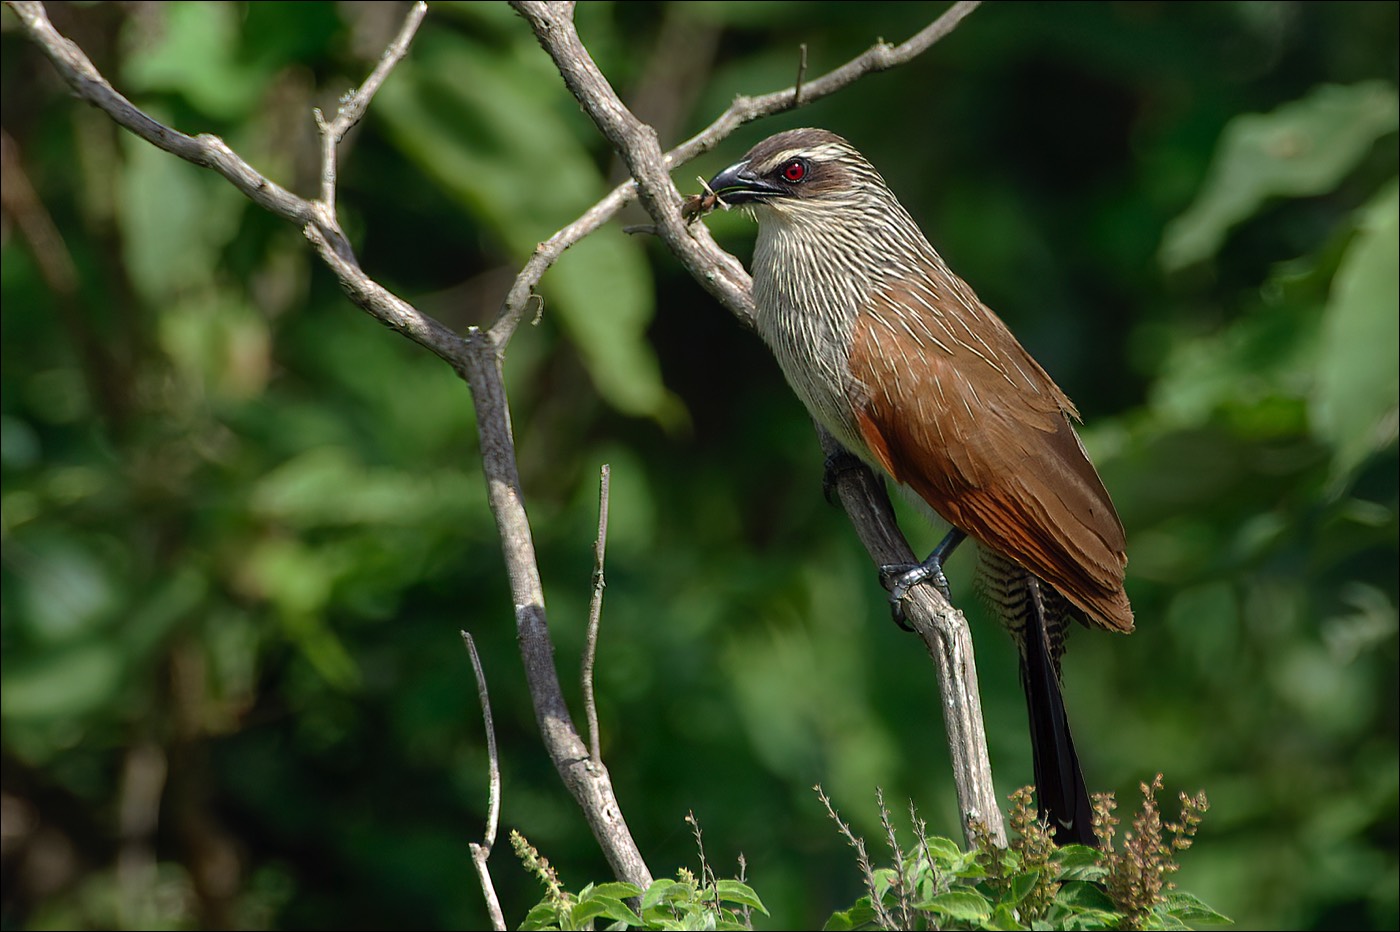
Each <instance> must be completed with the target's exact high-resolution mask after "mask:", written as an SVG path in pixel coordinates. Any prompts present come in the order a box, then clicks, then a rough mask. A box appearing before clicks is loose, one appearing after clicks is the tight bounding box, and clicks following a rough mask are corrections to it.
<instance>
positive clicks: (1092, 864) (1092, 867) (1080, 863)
mask: <svg viewBox="0 0 1400 932" xmlns="http://www.w3.org/2000/svg"><path fill="white" fill-rule="evenodd" d="M1051 860H1052V861H1053V862H1054V863H1055V865H1056V866H1057V867H1058V868H1059V871H1060V879H1061V880H1098V879H1099V878H1101V877H1105V876H1107V874H1108V868H1106V867H1104V866H1103V863H1102V862H1101V860H1100V855H1099V852H1098V850H1097V849H1094V848H1090V847H1089V846H1088V845H1065V846H1064V847H1063V848H1060V849H1059V850H1058V851H1056V852H1055V854H1054V856H1053V857H1052V858H1051Z"/></svg>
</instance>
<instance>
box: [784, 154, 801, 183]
mask: <svg viewBox="0 0 1400 932" xmlns="http://www.w3.org/2000/svg"><path fill="white" fill-rule="evenodd" d="M806 177H807V163H806V162H804V161H803V160H802V159H793V160H792V161H791V162H788V163H787V164H786V165H784V166H783V179H784V180H786V181H791V182H793V183H796V182H798V181H801V180H802V179H803V178H806Z"/></svg>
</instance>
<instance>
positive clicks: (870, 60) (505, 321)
mask: <svg viewBox="0 0 1400 932" xmlns="http://www.w3.org/2000/svg"><path fill="white" fill-rule="evenodd" d="M978 2H980V0H962V2H959V3H956V4H954V5H953V6H952V7H950V8H949V9H948V10H947V11H946V12H945V13H944V14H943V15H942V16H940V17H939V18H938V19H937V20H935V21H934V22H933V23H931V24H929V25H928V26H926V27H925V28H924V29H922V30H920V31H919V32H918V33H917V34H916V35H914V36H913V37H912V38H910V39H909V40H908V41H906V42H904V43H902V44H900V45H897V46H890V45H888V44H886V43H883V42H881V43H877V44H876V45H874V46H872V47H870V48H869V49H867V50H866V51H865V52H863V53H862V54H861V55H859V56H857V57H856V58H853V59H851V60H850V61H849V62H847V63H846V64H844V65H842V66H841V67H839V68H837V69H835V70H834V71H830V72H828V73H826V74H824V75H822V76H821V77H820V78H817V79H816V80H814V81H811V82H808V83H802V84H801V94H800V98H799V94H798V88H797V87H791V88H787V89H785V90H781V91H774V92H773V93H771V94H765V95H763V96H761V97H740V98H738V99H737V100H735V101H734V103H732V104H731V105H730V106H729V108H728V109H726V110H725V111H724V113H722V114H720V115H719V117H718V118H716V119H715V120H714V122H712V123H711V124H710V125H709V126H707V127H705V129H703V130H701V131H700V132H699V133H697V134H696V135H694V136H692V137H691V138H690V139H688V140H686V141H685V142H683V143H681V144H680V145H679V146H676V147H675V148H674V149H672V150H670V151H669V152H667V153H666V154H665V156H664V164H665V167H666V169H667V170H672V171H673V170H675V169H676V168H679V167H680V166H681V165H684V164H685V163H686V162H688V161H690V160H691V159H693V158H695V157H696V156H698V155H703V154H704V153H706V152H708V151H710V150H711V149H713V148H714V147H715V146H716V145H718V144H719V143H720V142H722V141H723V140H724V139H726V138H727V137H728V136H729V135H730V134H731V133H733V132H734V131H735V130H736V129H738V128H739V127H740V126H743V125H744V124H745V123H749V122H752V121H754V120H757V119H759V118H761V117H765V116H772V115H773V114H775V113H781V112H783V111H785V110H790V109H793V108H795V107H799V106H805V105H806V104H809V103H812V102H814V101H817V100H820V99H821V98H823V97H826V96H829V95H831V94H834V93H836V92H837V91H839V90H841V89H842V88H844V87H846V86H847V85H849V84H852V83H853V82H855V81H856V80H858V79H859V78H861V77H862V76H863V75H866V74H870V73H872V72H875V71H884V70H886V69H889V68H893V67H896V66H898V65H902V64H904V63H906V62H908V61H911V60H913V59H914V58H916V57H917V56H918V55H920V54H922V53H923V52H924V51H926V50H927V49H928V48H929V47H930V46H932V45H933V44H934V43H935V42H937V41H938V40H939V39H941V38H943V37H944V36H946V35H947V34H948V33H950V32H952V31H953V29H954V28H956V27H957V25H958V23H960V22H962V20H963V18H964V17H965V16H967V14H968V13H971V12H972V11H973V9H975V8H976V7H977V5H978ZM512 5H514V6H515V7H516V8H517V9H521V7H522V6H523V4H521V3H514V4H512ZM555 6H559V5H555ZM571 9H572V5H569V6H568V8H567V9H560V10H558V11H556V15H565V16H566V18H568V19H570V20H571V18H572V17H571V16H568V15H567V14H568V10H571ZM521 12H522V14H524V13H525V10H524V9H521ZM526 18H527V19H528V20H530V24H531V27H532V28H534V29H535V34H536V36H539V34H540V28H542V27H541V26H540V25H537V24H536V21H535V20H533V19H530V17H529V16H528V15H527V16H526ZM543 22H544V21H543V20H541V21H540V23H543ZM543 28H547V27H543ZM569 28H570V32H572V28H573V27H572V22H570V27H569ZM574 40H575V41H577V35H575V36H574ZM540 44H541V45H543V46H544V47H545V50H546V51H548V52H550V55H551V57H552V56H553V55H554V52H553V51H551V50H550V47H549V45H547V44H546V43H545V42H544V40H543V39H541V40H540ZM578 44H579V47H582V43H578ZM589 63H590V64H591V63H592V62H591V60H590V62H589ZM594 70H595V71H596V67H595V69H594ZM598 79H599V80H602V75H601V73H599V74H598ZM800 79H801V76H800V75H799V82H800ZM603 84H604V85H606V81H603ZM571 89H572V86H571ZM617 105H618V106H619V107H621V106H622V105H621V102H620V101H618V104H617ZM624 109H625V108H624ZM638 125H640V124H638ZM619 151H620V150H619ZM636 197H637V183H636V181H633V180H628V181H626V182H624V183H623V184H620V185H618V186H617V187H616V188H614V189H613V190H612V191H610V192H608V194H607V195H606V196H605V197H604V198H603V199H602V200H600V201H599V202H598V203H597V204H594V205H593V206H592V207H591V208H589V209H588V211H587V212H586V213H585V214H584V215H583V216H581V217H579V219H578V220H575V221H574V222H573V223H571V224H569V225H568V226H566V227H564V228H563V229H562V230H560V231H559V232H557V233H555V234H554V235H553V236H551V237H550V238H549V239H548V240H546V241H545V242H543V243H541V244H540V245H539V246H538V247H536V249H535V254H534V255H533V256H532V257H531V258H530V261H529V262H528V263H527V264H526V265H525V268H523V269H521V271H520V275H519V276H518V277H517V278H516V280H515V283H514V284H513V285H512V286H511V289H510V293H509V294H508V295H507V296H506V300H505V302H504V303H503V305H502V307H501V316H500V318H499V319H498V320H497V321H496V323H495V324H494V325H493V326H492V327H491V339H492V340H493V341H494V342H495V343H496V345H497V346H499V347H501V348H502V349H503V350H504V348H505V346H506V344H507V343H509V342H510V338H511V335H512V334H513V333H514V332H515V329H516V327H518V326H519V324H520V321H521V320H522V319H523V318H524V316H525V311H526V307H527V305H528V302H529V298H530V295H531V294H532V293H533V291H534V288H535V286H536V285H538V284H539V282H540V279H541V278H543V277H544V273H545V272H546V271H547V270H548V269H549V267H550V266H551V265H553V264H554V263H555V262H556V261H557V260H558V258H559V257H560V256H561V255H563V253H564V250H566V249H568V248H569V247H570V246H572V245H573V244H574V243H576V242H578V241H579V240H581V239H583V238H584V237H585V236H587V235H588V234H589V233H592V232H593V231H594V230H596V229H598V228H599V227H601V226H602V225H603V224H605V223H607V222H608V221H609V220H611V219H612V218H613V217H614V216H616V214H617V212H618V211H620V210H621V209H622V208H624V207H626V206H627V205H628V204H630V203H632V201H633V200H635V199H636ZM647 232H650V233H658V234H659V230H657V229H655V228H649V229H648V230H647ZM700 235H702V236H703V238H704V239H705V240H708V233H705V234H700ZM710 245H711V246H713V241H710ZM714 250H715V255H716V259H715V262H716V265H715V266H714V267H713V269H711V268H704V269H702V270H701V272H700V274H699V275H697V279H698V280H699V281H701V282H705V281H706V280H707V279H708V278H709V277H710V276H712V275H714V276H719V275H723V276H724V278H725V279H726V280H728V279H730V278H733V279H734V280H735V281H739V282H743V283H745V287H747V281H748V273H747V272H744V271H743V267H742V266H739V268H738V269H737V272H736V270H735V269H734V268H733V265H731V263H730V262H725V261H723V259H720V258H718V257H726V258H730V257H727V256H726V254H725V253H723V252H722V251H721V250H719V248H718V247H717V246H715V247H714ZM734 264H737V262H735V263H734ZM726 293H729V292H726ZM717 297H720V296H719V295H717ZM735 297H736V300H735V303H733V304H730V303H727V302H725V301H724V299H723V297H720V300H721V303H724V304H725V307H727V308H729V310H730V311H731V312H732V313H734V314H735V315H736V316H737V317H739V319H740V320H741V321H743V322H744V323H745V324H748V323H749V322H750V321H751V319H752V317H753V305H752V301H751V300H749V299H747V298H745V297H744V296H743V295H742V294H739V295H736V296H735Z"/></svg>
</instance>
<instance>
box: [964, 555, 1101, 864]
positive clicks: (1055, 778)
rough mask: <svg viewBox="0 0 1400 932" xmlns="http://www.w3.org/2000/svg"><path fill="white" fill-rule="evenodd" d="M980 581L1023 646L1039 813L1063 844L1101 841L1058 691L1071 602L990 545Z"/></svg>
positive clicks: (1022, 652)
mask: <svg viewBox="0 0 1400 932" xmlns="http://www.w3.org/2000/svg"><path fill="white" fill-rule="evenodd" d="M980 579H981V582H982V588H983V591H984V594H985V595H986V596H987V597H988V599H989V600H990V601H991V602H992V603H993V605H994V606H995V607H996V608H997V610H998V611H999V612H1000V613H1001V616H1002V620H1003V622H1004V623H1005V624H1006V627H1007V630H1008V631H1010V632H1011V636H1012V637H1013V638H1015V640H1016V644H1017V646H1018V647H1019V648H1020V652H1021V687H1022V688H1023V689H1024V690H1025V693H1026V711H1027V713H1028V714H1029V716H1030V724H1031V753H1032V756H1033V759H1034V761H1035V786H1036V795H1037V798H1038V802H1039V811H1040V817H1041V819H1042V820H1044V821H1046V822H1048V823H1049V824H1050V825H1051V826H1052V827H1053V828H1054V829H1055V841H1056V842H1057V843H1058V844H1061V845H1069V844H1076V845H1090V846H1094V847H1097V845H1098V841H1097V839H1095V837H1094V831H1093V825H1094V811H1093V809H1092V808H1091V807H1090V805H1089V790H1088V788H1087V787H1086V786H1085V784H1084V774H1083V772H1082V771H1081V770H1080V769H1079V755H1078V754H1077V753H1075V750H1074V739H1073V738H1072V737H1071V736H1070V733H1069V718H1068V717H1067V715H1066V714H1065V701H1064V697H1063V696H1062V695H1061V694H1060V655H1061V654H1062V653H1064V642H1065V634H1066V630H1065V628H1066V625H1067V624H1068V623H1069V613H1068V608H1069V603H1068V602H1067V601H1066V600H1065V599H1064V597H1062V596H1061V595H1060V594H1059V593H1058V592H1056V591H1055V590H1054V589H1052V588H1051V587H1050V586H1048V585H1046V584H1045V583H1044V582H1042V581H1041V580H1040V579H1038V578H1036V577H1035V576H1034V575H1032V574H1031V573H1029V572H1027V571H1026V570H1025V569H1024V568H1022V567H1020V566H1018V565H1016V564H1015V563H1012V562H1011V561H1010V560H1007V559H1006V558H1005V557H1002V556H1000V555H998V554H994V553H991V552H990V551H988V550H986V549H985V548H984V549H983V551H982V573H981V574H980Z"/></svg>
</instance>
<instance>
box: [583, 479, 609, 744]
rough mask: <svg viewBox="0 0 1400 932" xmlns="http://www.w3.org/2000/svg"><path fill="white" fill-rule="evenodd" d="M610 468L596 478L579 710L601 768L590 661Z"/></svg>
mask: <svg viewBox="0 0 1400 932" xmlns="http://www.w3.org/2000/svg"><path fill="white" fill-rule="evenodd" d="M611 478H612V468H611V467H610V466H608V464H607V463H604V464H603V468H602V470H600V474H599V477H598V537H597V539H596V540H595V541H594V543H593V598H592V599H590V600H589V603H588V637H587V639H586V640H585V642H584V646H583V709H584V715H585V716H586V717H587V719H588V750H589V757H590V758H591V759H592V760H593V765H594V766H595V767H601V766H603V755H602V753H601V752H600V751H599V748H598V744H599V738H598V704H597V703H596V702H595V701H594V698H593V661H594V659H595V658H596V657H597V656H598V625H599V623H600V622H601V621H602V618H603V588H604V587H605V586H606V585H607V584H606V583H605V582H604V580H603V554H604V553H605V552H606V550H607V546H608V487H609V484H610V479H611Z"/></svg>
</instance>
